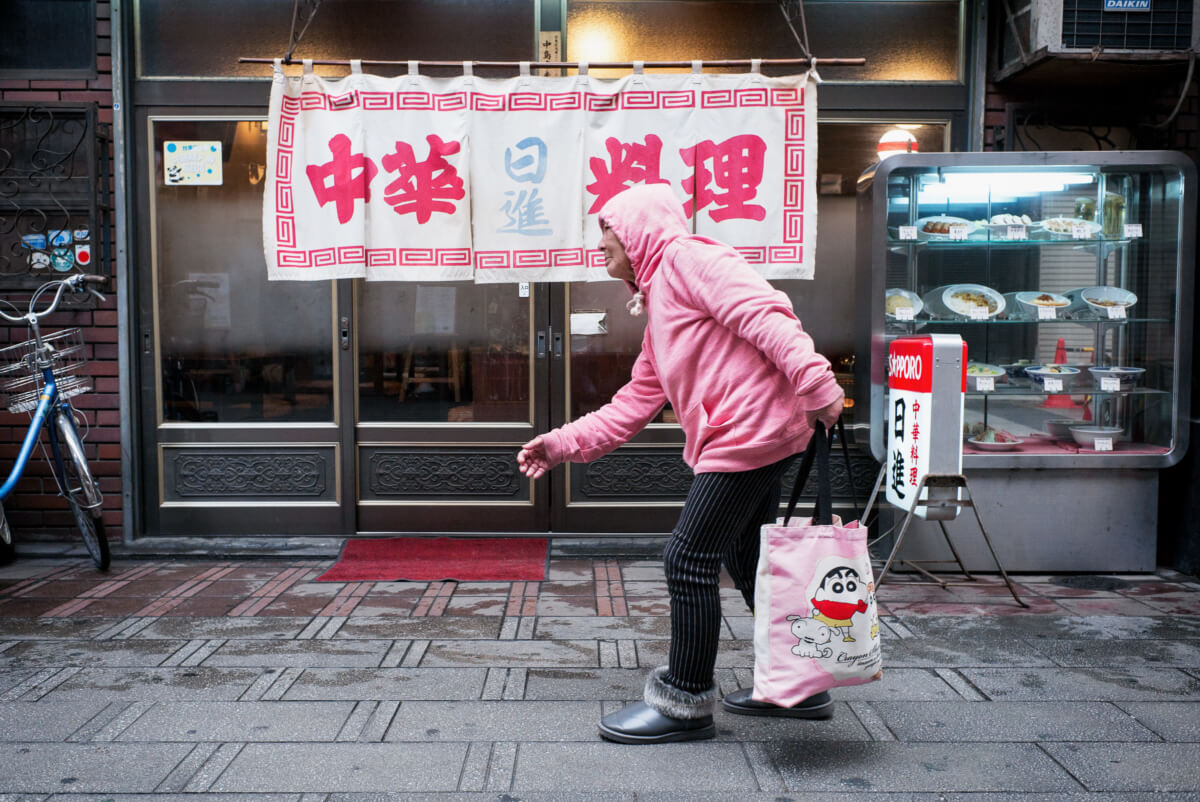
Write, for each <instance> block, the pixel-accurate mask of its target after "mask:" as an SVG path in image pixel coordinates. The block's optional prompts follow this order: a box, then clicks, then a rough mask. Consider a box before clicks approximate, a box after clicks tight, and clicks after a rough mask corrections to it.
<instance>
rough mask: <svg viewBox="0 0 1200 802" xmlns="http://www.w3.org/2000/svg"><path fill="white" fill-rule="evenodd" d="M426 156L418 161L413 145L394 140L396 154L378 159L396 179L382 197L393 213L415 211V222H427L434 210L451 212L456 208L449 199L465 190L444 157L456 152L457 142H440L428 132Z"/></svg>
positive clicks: (451, 199)
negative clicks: (423, 159)
mask: <svg viewBox="0 0 1200 802" xmlns="http://www.w3.org/2000/svg"><path fill="white" fill-rule="evenodd" d="M425 140H426V141H427V142H428V143H429V158H427V159H425V161H422V162H419V161H417V158H416V155H415V154H414V153H413V149H412V145H409V144H408V143H407V142H397V143H396V151H395V153H389V154H388V155H387V156H384V157H383V158H382V159H381V160H380V161H381V162H382V163H383V167H384V169H386V170H387V171H388V172H393V173H396V175H397V178H396V180H395V181H393V182H392V183H390V184H388V185H387V187H385V188H384V190H383V199H384V200H385V201H387V203H388V204H389V205H390V206H391V207H392V209H393V210H394V211H395V212H396V214H416V215H417V222H418V223H427V222H429V218H430V217H432V216H433V213H434V212H441V213H443V214H454V212H455V211H457V209H456V208H455V206H454V204H453V203H452V202H451V201H456V200H462V199H463V197H465V196H466V194H467V192H466V190H465V189H464V188H463V180H462V178H460V177H459V175H458V170H456V169H455V168H454V165H452V164H450V162H448V161H446V158H445V157H446V156H450V155H452V154H455V153H458V151H459V148H460V146H459V144H458V143H457V142H443V141H442V139H441V137H439V136H437V135H436V134H430V135H429V136H427V137H425Z"/></svg>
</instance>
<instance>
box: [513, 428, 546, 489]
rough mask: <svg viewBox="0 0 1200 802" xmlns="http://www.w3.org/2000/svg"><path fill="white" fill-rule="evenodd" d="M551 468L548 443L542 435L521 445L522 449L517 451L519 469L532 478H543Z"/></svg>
mask: <svg viewBox="0 0 1200 802" xmlns="http://www.w3.org/2000/svg"><path fill="white" fill-rule="evenodd" d="M549 468H550V461H549V460H548V459H547V458H546V444H545V443H544V442H543V441H542V438H541V437H540V436H539V437H535V438H533V439H532V440H530V441H529V442H528V443H526V444H525V445H523V446H521V450H520V451H519V452H517V469H518V470H519V471H521V473H523V474H525V475H526V476H528V477H529V478H530V479H538V478H541V476H542V474H544V473H545V472H546V471H547V470H548V469H549Z"/></svg>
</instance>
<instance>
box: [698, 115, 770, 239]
mask: <svg viewBox="0 0 1200 802" xmlns="http://www.w3.org/2000/svg"><path fill="white" fill-rule="evenodd" d="M766 152H767V143H766V142H764V141H763V139H762V137H759V136H755V135H754V134H742V135H740V136H733V137H730V138H729V139H726V140H725V141H724V142H722V143H720V144H719V145H718V144H714V143H713V141H712V140H711V139H707V140H705V141H704V142H701V143H700V144H698V145H696V146H695V147H691V148H682V149H681V150H680V151H679V155H680V156H682V157H683V161H684V163H685V164H686V165H687V166H688V167H694V168H695V175H694V176H693V177H692V178H687V179H684V182H683V188H684V189H685V190H686V191H687V192H688V194H689V195H694V196H695V208H693V206H692V201H691V200H689V201H688V202H687V204H686V205H685V206H684V213H685V214H686V215H687V216H688V217H691V216H692V214H693V213H694V212H696V211H699V210H700V209H703V208H704V207H705V206H707V205H708V204H710V203H712V204H716V207H715V208H713V209H709V210H708V216H709V217H711V218H712V219H713V220H714V221H715V222H718V223H719V222H721V221H722V220H728V219H730V218H741V219H744V220H762V219H764V218H765V217H766V216H767V210H766V208H764V207H762V206H759V205H758V204H754V203H750V202H749V201H751V200H753V199H754V197H755V195H757V194H758V185H759V184H761V183H762V177H763V159H764V156H765V154H766ZM710 161H711V162H712V170H709V169H708V167H707V166H706V165H707V163H708V162H710ZM710 184H716V185H717V186H718V187H720V188H721V189H723V190H725V191H724V192H714V191H713V190H712V189H711V188H710V186H709V185H710Z"/></svg>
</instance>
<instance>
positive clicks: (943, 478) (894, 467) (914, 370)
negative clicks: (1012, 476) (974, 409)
mask: <svg viewBox="0 0 1200 802" xmlns="http://www.w3.org/2000/svg"><path fill="white" fill-rule="evenodd" d="M966 364H967V349H966V344H965V343H964V342H963V340H962V337H959V336H958V335H957V334H933V335H928V336H921V337H900V338H898V339H896V340H893V341H892V343H891V345H890V346H889V348H888V401H887V403H888V411H887V414H885V415H884V420H885V421H886V422H887V426H888V446H887V459H886V460H885V461H884V465H883V469H882V470H881V471H880V473H879V478H878V480H876V482H875V489H874V490H873V491H872V492H871V498H870V500H869V501H867V510H868V511H869V510H871V509H872V507H873V506H874V504H875V498H876V496H878V494H879V488H880V486H884V487H885V488H886V498H887V500H888V503H890V504H892V505H893V506H895V507H898V508H899V509H902V510H904V511H905V516H904V523H903V524H902V525H901V526H900V532H899V534H897V535H896V542H895V545H893V546H892V553H891V554H890V555H889V556H888V559H887V563H886V564H885V565H884V566H883V570H882V571H880V572H879V578H878V580H877V581H878V584H880V585H882V584H883V581H884V578H885V577H886V576H887V573H888V570H889V569H891V567H892V563H893V562H895V561H896V559H897V557H896V555H898V554H899V553H900V548H901V546H902V545H903V543H904V535H905V533H906V532H907V531H908V527H909V525H910V524H911V523H912V520H913V516H914V515H915V516H918V517H921V518H925V519H926V520H930V521H937V522H938V527H939V528H941V530H942V537H944V538H945V539H946V546H947V547H949V549H950V553H951V554H952V555H953V556H954V559H953V560H906V559H900V563H901V564H902V565H905V566H908V567H909V568H912V569H913V570H914V571H917V572H919V573H920V574H922V575H923V576H926V577H928V578H929V580H930V581H928V582H925V581H919V580H911V581H910V584H914V585H938V586H939V587H942V588H947V587H949V586H951V585H968V584H970V583H972V582H975V581H976V579H975V577H974V576H972V575H971V573H970V572H969V571H967V568H966V566H965V565H963V561H962V558H961V557H959V555H958V549H956V548H954V542H953V541H952V540H951V539H950V533H949V532H948V531H946V523H945V522H946V521H951V520H954V519H955V518H957V517H958V513H959V510H960V509H961V508H963V507H970V508H971V510H972V511H973V512H974V513H975V521H976V522H977V523H978V524H979V531H980V533H981V534H982V535H983V540H984V543H986V544H987V547H988V551H989V552H991V554H992V559H993V560H995V562H996V568H997V569H999V571H1000V576H1002V577H1004V584H1006V585H1007V586H1008V590H1009V592H1010V593H1011V594H1012V597H1013V599H1014V600H1016V602H1017V604H1019V605H1021V606H1022V607H1028V606H1029V605H1028V604H1026V603H1025V602H1024V601H1022V600H1021V597H1020V596H1018V595H1017V590H1016V588H1015V587H1013V583H1012V580H1010V579H1009V578H1008V573H1007V572H1006V571H1005V570H1004V566H1003V565H1001V564H1000V558H999V557H998V556H996V550H995V549H994V548H993V547H992V540H991V538H990V537H988V533H987V529H985V528H984V526H983V520H982V519H981V518H980V517H979V508H978V507H977V506H976V505H975V502H974V500H973V499H972V497H971V490H970V487H969V486H968V484H967V477H966V476H964V475H963V471H962V430H963V400H964V393H965V392H966V375H967V374H966ZM935 408H936V410H937V417H936V418H935V417H934V409H935ZM934 420H936V421H937V425H936V426H934V425H933V421H934ZM865 517H866V514H865V513H864V518H865ZM933 564H937V565H949V564H954V565H957V566H958V570H959V572H961V574H962V576H963V577H964V580H965V581H955V582H951V581H947V580H945V579H942V578H941V577H939V576H935V575H934V574H933V573H932V572H931V571H929V570H928V569H926V568H925V567H924V566H925V565H933Z"/></svg>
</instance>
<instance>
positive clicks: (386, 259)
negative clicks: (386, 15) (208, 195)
mask: <svg viewBox="0 0 1200 802" xmlns="http://www.w3.org/2000/svg"><path fill="white" fill-rule="evenodd" d="M697 94H699V96H700V97H699V104H698V105H699V108H702V109H717V108H749V107H766V106H776V107H787V111H786V112H785V115H784V165H785V167H784V175H785V179H786V180H785V181H784V209H783V211H784V234H783V240H784V242H785V243H788V244H785V245H770V246H757V247H744V248H738V249H737V250H738V251H739V253H741V254H742V255H743V257H745V258H746V260H747V261H748V262H750V263H751V264H764V263H799V262H800V261H801V256H802V253H803V249H802V248H801V246H800V245H799V244H798V243H800V242H802V241H803V238H804V181H803V179H804V141H803V140H804V88H803V87H796V88H786V89H770V88H766V87H757V88H753V89H736V90H728V89H721V90H712V91H702V92H698V93H697V92H695V91H692V90H661V91H658V90H635V91H628V92H618V93H615V94H602V93H598V92H561V93H543V92H514V93H511V94H508V95H490V94H485V93H481V92H454V93H449V94H441V95H440V94H436V93H429V92H361V91H351V92H348V93H345V94H342V95H329V94H326V93H323V92H303V93H301V94H300V96H299V97H287V96H285V97H284V98H283V99H282V103H281V119H280V127H279V133H278V139H277V143H276V147H277V151H278V153H277V158H276V162H275V181H276V186H275V231H276V237H277V239H278V244H279V245H280V246H283V247H280V248H277V249H276V255H277V259H278V263H279V266H280V267H322V266H325V265H330V264H338V263H341V264H365V265H368V266H371V267H393V266H400V267H462V266H466V265H470V264H471V263H472V262H474V264H475V267H476V268H477V269H502V268H508V267H529V268H544V267H576V266H584V265H586V266H587V267H602V266H603V264H604V257H603V254H602V253H600V252H599V251H596V250H591V249H588V250H584V249H580V248H568V249H561V250H517V251H478V252H475V253H474V255H472V251H471V249H470V248H444V249H443V248H400V249H391V248H378V249H376V248H373V249H366V248H364V247H362V246H353V247H343V248H336V249H335V248H323V249H318V250H309V251H305V250H296V249H295V246H296V220H295V215H294V211H295V210H294V207H293V198H292V186H291V185H292V154H293V150H294V148H295V118H296V116H297V115H299V113H300V112H301V111H310V110H325V111H344V110H348V109H355V108H362V109H364V110H368V111H394V110H397V109H402V110H406V111H412V110H426V111H457V110H461V109H468V108H469V109H471V110H472V111H547V110H550V111H573V110H578V109H586V110H588V111H617V110H618V109H625V110H639V111H641V110H657V109H685V108H696V107H697ZM285 248H286V250H285Z"/></svg>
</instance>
